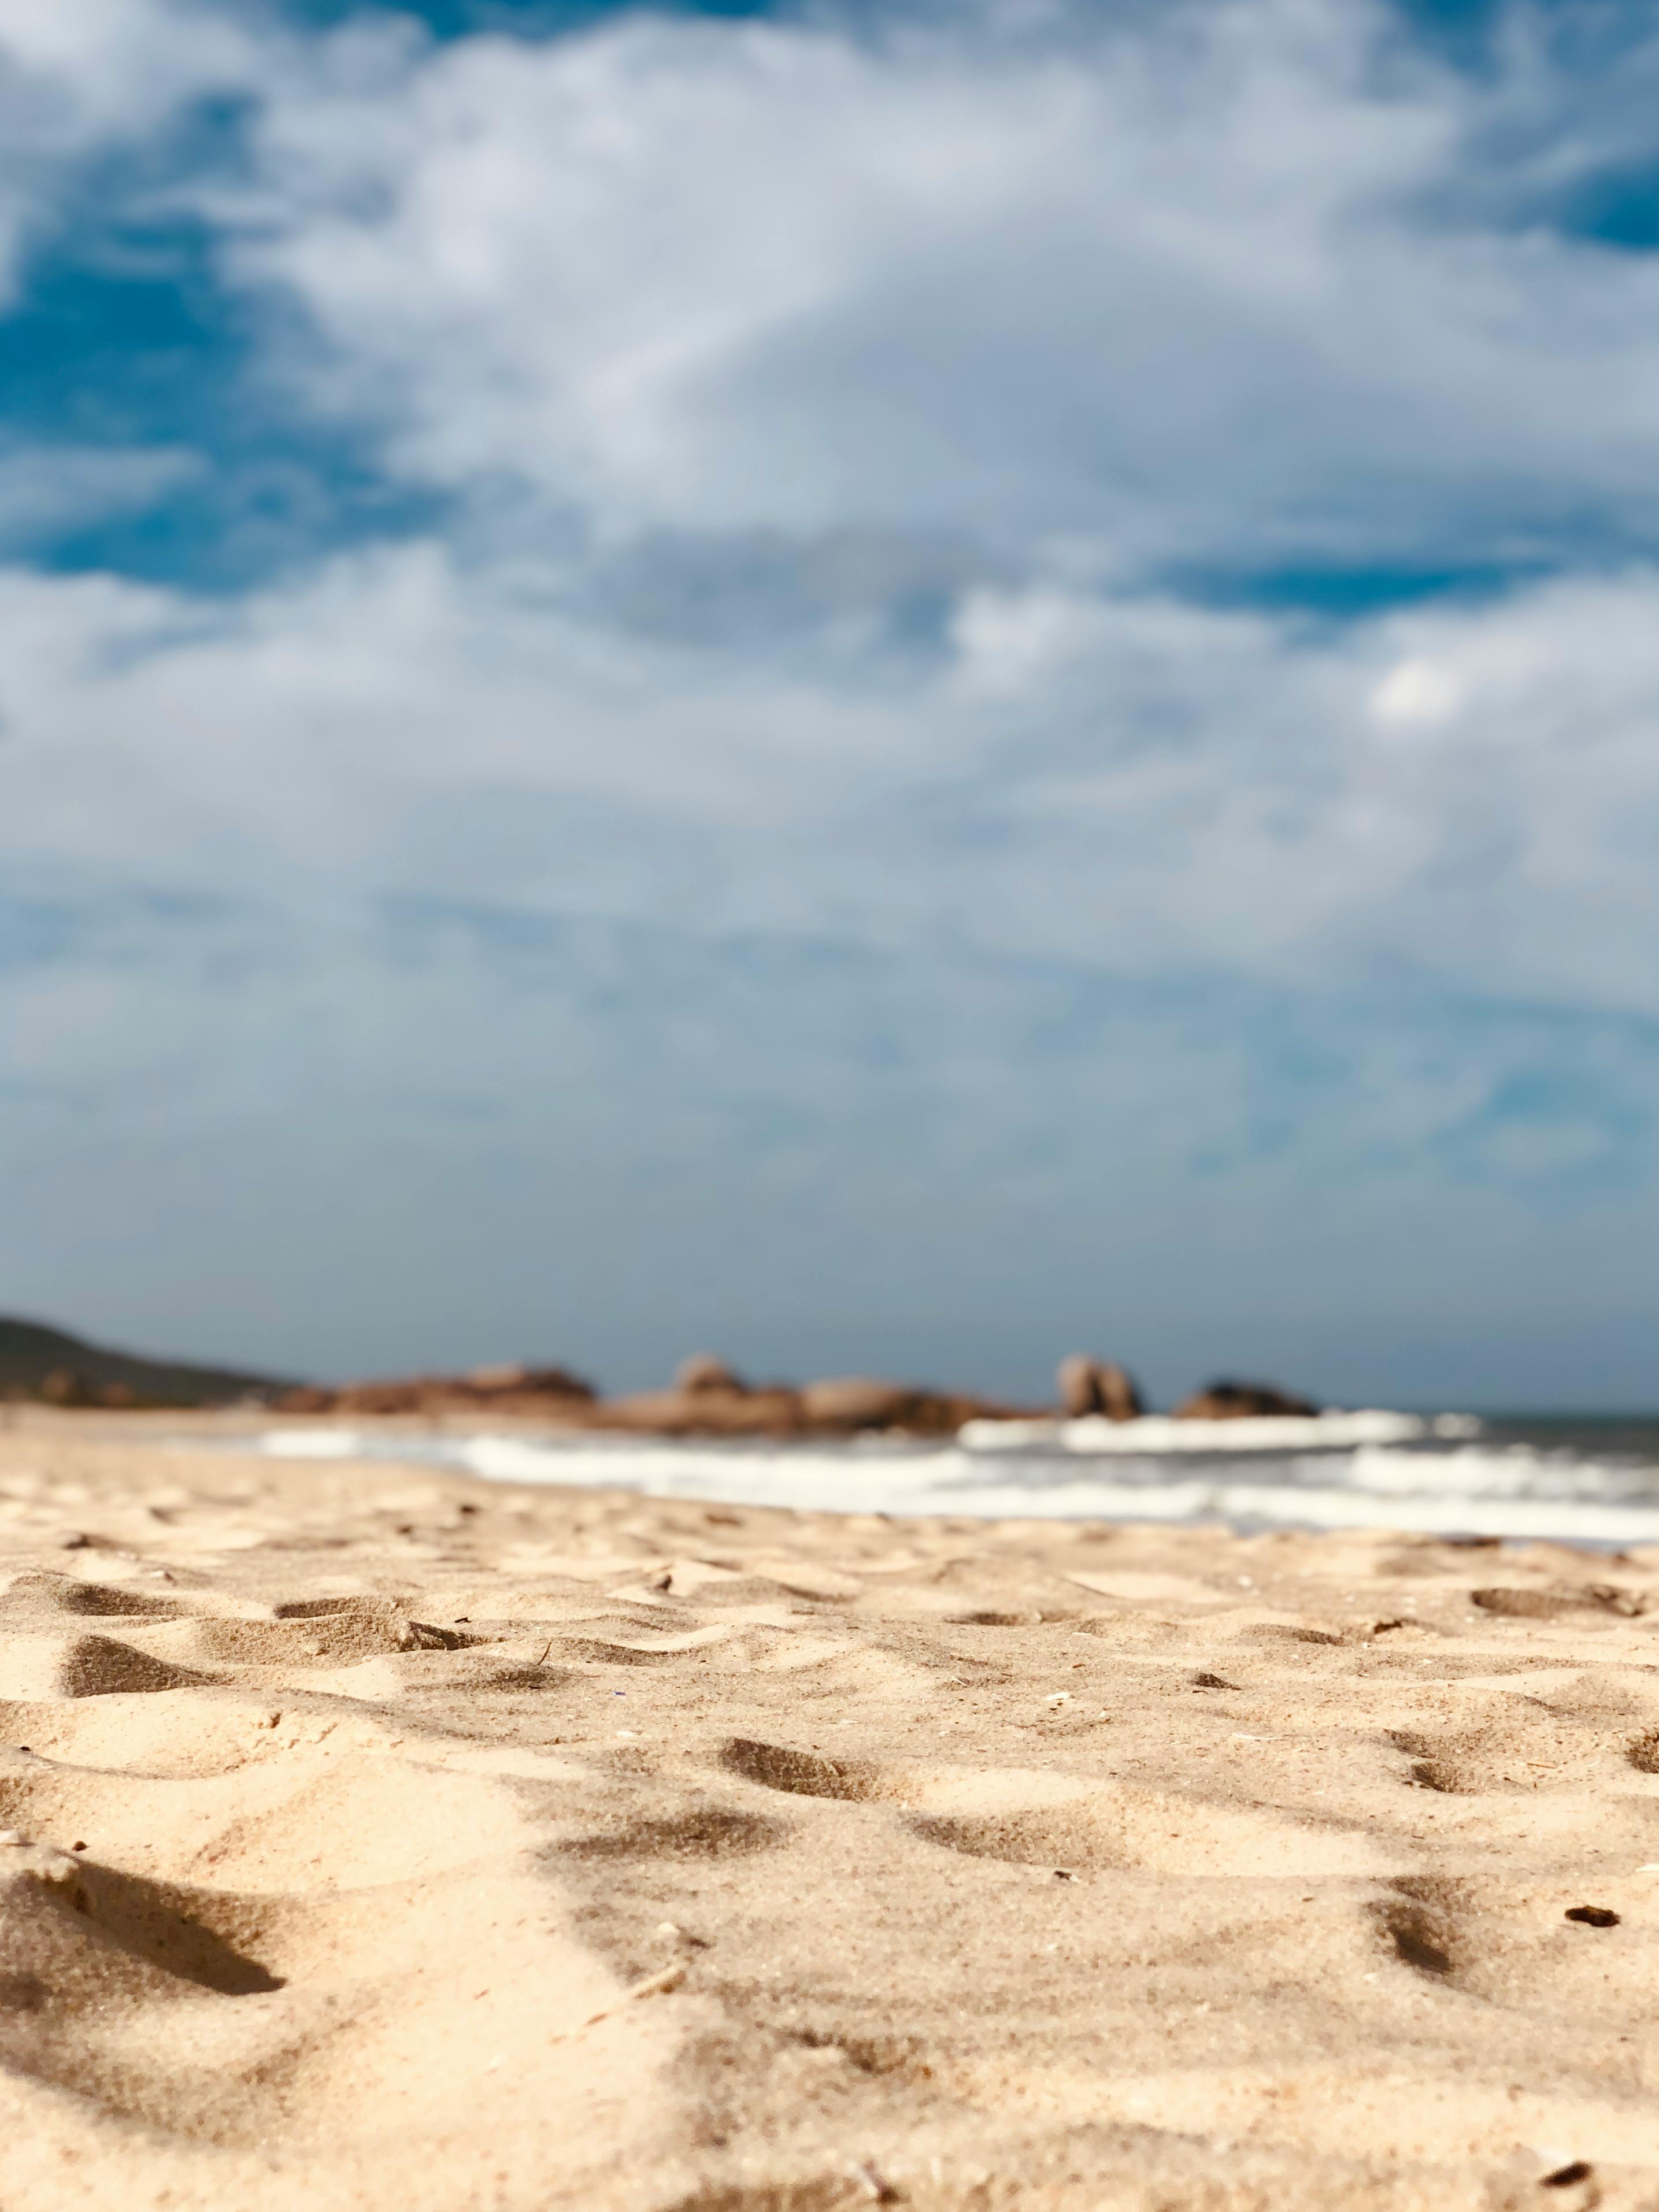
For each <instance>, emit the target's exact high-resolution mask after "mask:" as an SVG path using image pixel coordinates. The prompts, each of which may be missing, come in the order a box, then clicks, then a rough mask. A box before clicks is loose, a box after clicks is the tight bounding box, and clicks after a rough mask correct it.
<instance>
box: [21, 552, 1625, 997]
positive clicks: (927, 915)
mask: <svg viewBox="0 0 1659 2212" xmlns="http://www.w3.org/2000/svg"><path fill="white" fill-rule="evenodd" d="M0 617H3V619H4V622H5V626H6V629H7V632H8V635H10V636H11V637H12V638H13V639H14V641H15V642H14V646H13V649H12V652H11V654H10V656H9V664H8V670H7V678H6V696H5V699H4V702H3V704H4V708H5V709H6V712H7V714H8V716H9V723H10V726H11V728H12V730H13V732H14V733H15V734H14V737H13V739H12V742H11V744H10V746H9V751H8V769H7V788H8V793H9V808H8V817H9V818H8V824H7V830H6V842H7V844H8V845H9V847H10V848H11V849H12V852H13V854H14V856H15V858H16V859H18V860H24V859H31V860H34V861H37V862H40V863H44V862H45V861H46V860H48V859H50V858H51V857H52V856H53V855H56V856H57V857H58V859H59V860H63V861H64V862H66V863H72V864H73V865H75V866H77V867H81V868H84V869H89V870H94V871H99V872H105V873H106V874H109V875H112V876H124V875H125V876H131V877H133V878H136V879H138V880H146V881H151V882H165V883H168V884H177V885H179V886H182V887H185V888H189V889H191V890H197V891H200V892H203V893H214V894H226V895H241V894H252V893H258V895H260V896H265V897H268V898H270V899H274V900H276V901H277V902H279V903H283V904H285V905H287V906H289V907H291V908H294V909H295V911H300V910H302V909H303V908H305V907H306V906H307V904H308V903H310V902H313V900H314V899H316V898H317V897H319V896H320V897H322V898H323V899H324V900H325V901H326V902H328V903H329V904H330V905H331V907H332V908H334V910H336V911H337V913H340V914H344V913H345V912H346V911H348V910H349V908H351V907H352V906H353V905H354V904H355V903H356V902H359V901H360V900H361V899H362V898H365V897H367V898H373V897H374V896H379V895H380V894H389V893H394V892H407V893H411V894H414V893H418V894H421V895H425V896H436V897H443V898H453V899H471V900H481V901H504V902H508V903H518V904H521V905H523V906H524V907H526V908H529V909H532V910H537V911H542V912H548V913H559V914H572V913H586V914H591V915H608V916H610V917H611V918H612V919H613V920H617V921H640V922H644V923H650V924H652V925H667V924H678V925H679V926H683V927H686V928H688V929H690V930H691V931H693V932H694V933H697V932H702V933H714V932H719V931H722V930H749V931H760V932H763V933H764V932H776V933H807V934H819V935H830V936H834V937H835V938H836V939H838V940H842V941H846V942H849V943H862V944H866V945H872V946H876V945H896V944H900V943H903V942H911V943H925V942H927V941H930V940H938V941H945V940H948V941H951V942H952V943H955V944H957V945H960V946H963V947H965V948H969V949H976V950H977V951H978V952H979V953H981V954H983V955H984V956H985V957H987V958H995V957H1003V956H1009V957H1020V958H1027V957H1042V958H1058V959H1062V960H1066V961H1073V962H1082V963H1087V964H1089V965H1091V966H1093V967H1095V968H1097V969H1100V970H1101V971H1103V972H1106V973H1110V974H1112V975H1119V976H1122V977H1133V978H1138V979H1142V980H1156V979H1158V978H1159V977H1164V978H1175V977H1178V976H1180V975H1185V974H1189V973H1193V972H1206V973H1210V974H1231V975H1237V976H1239V977H1241V978H1249V979H1253V980H1255V981H1259V982H1262V983H1279V984H1287V985H1297V986H1303V985H1305V986H1310V987H1320V988H1335V987H1340V986H1341V985H1342V983H1343V982H1344V981H1345V979H1349V980H1351V979H1352V978H1355V977H1357V976H1362V975H1366V974H1368V973H1375V972H1378V968H1379V963H1381V964H1382V965H1383V967H1387V966H1388V965H1389V964H1390V963H1392V964H1393V965H1395V967H1398V966H1400V965H1401V963H1404V964H1405V965H1407V966H1408V967H1411V968H1413V969H1418V970H1420V971H1421V972H1422V973H1424V974H1425V975H1431V976H1436V977H1438V978H1439V980H1440V982H1441V984H1442V985H1443V987H1445V988H1447V989H1449V990H1455V991H1460V992H1469V993H1474V994H1483V993H1484V994H1496V995H1498V996H1500V997H1503V996H1509V997H1514V996H1516V995H1519V996H1522V997H1526V996H1532V997H1535V998H1543V999H1553V1000H1565V1001H1567V1002H1570V1003H1576V1004H1582V1005H1594V1006H1601V1007H1604V1008H1608V1009H1622V1010H1624V1011H1626V1012H1632V1013H1634V1012H1647V1013H1655V1012H1659V985H1656V981H1655V978H1656V977H1659V920H1656V916H1655V912H1654V908H1653V902H1652V898H1651V884H1650V829H1651V826H1652V816H1653V802H1652V799H1651V795H1650V794H1651V745H1652V732H1653V730H1654V727H1655V726H1656V722H1659V577H1656V576H1655V575H1654V574H1652V573H1650V572H1639V573H1636V574H1632V575H1630V576H1628V577H1626V578H1623V579H1619V580H1606V581H1603V582H1601V583H1596V584H1591V583H1583V584H1572V585H1565V584H1563V585H1554V586H1540V587H1536V588H1534V589H1533V590H1532V591H1530V592H1527V593H1525V594H1523V595H1517V596H1516V597H1515V598H1512V599H1508V600H1505V601H1504V602H1502V603H1500V604H1498V605H1495V606H1492V607H1488V608H1485V609H1464V610H1461V611H1438V612H1432V613H1431V612H1419V613H1414V614H1410V615H1396V616H1393V617H1387V618H1383V619H1380V620H1378V621H1376V622H1374V623H1370V624H1368V625H1364V626H1362V627H1360V628H1358V629H1351V630H1349V631H1348V632H1346V633H1345V634H1343V635H1340V636H1338V637H1334V638H1332V637H1314V636H1309V635H1304V633H1303V632H1302V631H1301V630H1300V629H1298V628H1297V626H1296V625H1295V624H1294V623H1287V622H1280V621H1274V620H1272V619H1269V618H1268V617H1265V616H1262V615H1258V614H1244V613H1232V614H1221V613H1216V612H1206V611H1202V610H1198V609H1194V608H1191V607H1186V606H1182V605H1179V604H1177V603H1176V602H1173V601H1170V600H1169V599H1140V598H1115V599H1113V598H1105V597H1096V598H1093V599H1084V598H1083V597H1081V596H1080V595H1073V597H1072V598H1071V599H1063V598H1062V597H1061V596H1060V594H1058V593H1057V592H1055V591H1054V588H1053V587H1049V586H1044V587H1042V588H1040V589H1036V590H1033V591H1032V592H1029V593H1022V592H1020V591H1019V590H1018V589H1015V588H1009V589H1007V590H1006V591H1005V592H1003V594H1002V595H1001V597H1000V599H999V598H998V597H997V595H995V594H994V593H992V592H989V591H987V590H985V589H981V590H978V591H976V592H974V593H972V594H970V595H969V598H968V599H967V600H966V601H965V602H964V608H963V616H962V617H961V620H960V622H959V623H958V625H957V642H956V645H955V647H954V648H953V650H952V652H951V654H950V655H949V656H948V657H947V658H946V659H945V662H944V663H943V665H940V666H939V667H938V668H937V669H936V670H934V671H933V672H932V673H921V674H919V673H918V672H917V671H916V670H915V669H914V668H912V667H909V666H901V667H900V668H898V669H897V670H896V671H890V674H889V676H888V678H887V679H886V680H885V681H884V682H877V681H874V680H872V681H870V682H866V684H865V685H863V686H862V687H861V688H860V689H859V690H848V689H847V688H845V687H843V686H840V685H837V684H834V683H830V682H826V681H825V680H823V678H822V677H821V675H819V674H817V673H816V672H814V671H811V669H810V668H807V669H805V670H800V669H798V670H795V671H791V670H790V669H789V668H788V667H787V665H779V664H778V663H777V662H776V661H774V662H772V663H769V664H768V665H765V666H763V667H759V668H757V666H755V665H751V663H750V660H749V659H747V658H746V657H745V656H744V655H743V654H741V653H733V652H731V651H729V650H724V649H719V648H710V649H708V650H705V651H702V652H698V651H695V650H693V649H690V648H688V647H680V646H665V645H661V644H656V645H653V644H650V643H648V642H645V641H641V639H640V638H638V637H637V636H636V635H631V634H629V633H628V632H624V631H620V630H617V629H612V628H609V627H607V626H606V625H605V624H604V623H600V622H599V621H597V620H595V619H594V618H593V617H591V616H589V615H586V614H584V613H582V612H581V611H580V609H577V610H575V611H573V610H572V608H571V607H570V606H569V605H568V604H567V603H565V601H564V600H563V599H562V595H561V591H560V580H559V578H558V577H557V576H556V574H547V575H545V576H544V577H543V578H542V579H541V580H540V584H539V587H532V580H531V579H530V577H529V576H528V574H527V573H526V570H525V569H524V568H522V567H520V568H517V569H515V570H514V571H513V572H512V573H511V574H507V575H503V574H500V573H497V572H491V571H480V570H477V569H476V568H459V567H458V566H457V565H455V564H454V563H453V562H452V561H451V560H450V559H449V558H448V557H447V556H445V555H444V554H443V552H442V551H441V550H440V549H439V548H437V547H436V546H432V545H427V546H416V547H412V548H406V549H404V550H401V551H397V552H385V553H380V554H378V555H374V556H368V557H355V558H351V559H346V560H342V561H339V562H337V563H336V564H334V565H333V566H332V567H331V568H329V569H327V570H326V571H325V572H322V573H321V574H317V575H315V576H313V577H311V578H309V579H307V580H304V581H302V582H300V583H297V584H294V585H289V586H283V587H280V588H273V589H271V590H269V591H267V592H264V593H263V594H261V595H258V596H255V597H252V598H250V599H244V600H240V601H236V602H233V603H230V604H228V605H216V604H214V603H212V602H201V601H196V602H193V601H191V600H189V599H185V598H183V597H181V596H179V595H177V594H173V593H169V592H158V591H154V590H144V589H140V588H138V587H137V586H128V585H121V584H118V583H116V582H115V581H113V580H107V579H105V580H97V579H83V580H73V581H68V580H47V579H41V578H38V577H30V576H28V575H27V574H21V573H18V572H13V573H12V574H9V576H7V577H6V578H5V579H4V580H3V585H0ZM1402 668H1403V669H1405V670H1407V671H1410V670H1413V669H1419V670H1420V669H1425V668H1426V669H1431V670H1433V671H1436V680H1437V682H1438V683H1440V684H1442V685H1443V687H1444V690H1443V693H1437V694H1436V695H1435V696H1437V697H1439V696H1451V695H1452V694H1453V693H1454V692H1455V695H1456V696H1460V697H1461V699H1462V707H1461V710H1460V712H1459V713H1458V714H1456V716H1455V717H1454V718H1451V719H1449V720H1445V721H1443V722H1442V723H1440V724H1439V725H1437V727H1436V729H1435V732H1434V741H1433V743H1432V744H1428V745H1418V746H1412V747H1405V748H1402V747H1401V744H1400V743H1399V741H1398V738H1397V736H1395V733H1394V732H1392V731H1390V730H1389V729H1388V728H1386V727H1385V728H1383V729H1378V728H1377V727H1376V699H1377V698H1378V696H1388V694H1389V687H1390V686H1395V687H1398V686H1399V685H1400V683H1401V670H1402ZM1413 682H1414V683H1416V684H1418V693H1417V694H1414V695H1413V696H1420V694H1421V690H1422V680H1421V679H1418V678H1413Z"/></svg>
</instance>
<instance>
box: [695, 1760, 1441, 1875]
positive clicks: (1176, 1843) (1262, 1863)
mask: <svg viewBox="0 0 1659 2212" xmlns="http://www.w3.org/2000/svg"><path fill="white" fill-rule="evenodd" d="M720 1763H721V1765H723V1766H725V1767H726V1769H727V1771H729V1772H732V1773H735V1774H740V1775H742V1776H743V1777H744V1779H745V1780H747V1781H750V1782H754V1783H757V1784H760V1785H761V1786H762V1787H763V1788H765V1789H769V1790H782V1791H785V1792H787V1793H788V1794H789V1795H791V1796H800V1797H828V1798H838V1799H841V1800H842V1801H843V1802H848V1803H852V1804H874V1803H880V1802H890V1803H893V1804H896V1805H899V1806H902V1807H903V1808H904V1825H905V1826H906V1827H907V1828H908V1831H909V1832H910V1833H911V1834H912V1835H914V1836H915V1837H917V1838H920V1839H921V1841H923V1842H924V1843H929V1844H939V1845H941V1846H942V1847H943V1848H944V1849H945V1850H952V1851H959V1852H962V1853H963V1854H964V1855H965V1856H967V1857H970V1858H985V1859H999V1860H1002V1861H1004V1862H1005V1863H1009V1864H1012V1865H1016V1866H1041V1867H1047V1868H1049V1869H1060V1870H1062V1871H1066V1872H1070V1871H1073V1870H1083V1871H1085V1872H1086V1871H1102V1870H1107V1869H1121V1870H1126V1871H1127V1870H1141V1871H1147V1872H1154V1871H1156V1872H1167V1873H1178V1874H1186V1875H1231V1876H1250V1877H1258V1878H1260V1877H1277V1876H1281V1875H1294V1876H1300V1875H1314V1874H1318V1875H1349V1876H1355V1875H1376V1874H1383V1873H1393V1872H1396V1871H1398V1869H1399V1865H1400V1861H1399V1856H1398V1853H1397V1852H1396V1851H1395V1850H1393V1849H1392V1848H1391V1847H1390V1846H1389V1845H1388V1844H1386V1843H1379V1842H1378V1841H1376V1840H1375V1839H1372V1838H1368V1837H1365V1836H1364V1835H1361V1834H1359V1833H1357V1832H1352V1831H1351V1830H1349V1829H1347V1828H1346V1827H1343V1826H1338V1825H1337V1824H1335V1823H1328V1822H1322V1821H1317V1820H1308V1819H1304V1818H1302V1817H1300V1816H1298V1815H1297V1814H1291V1813H1278V1812H1274V1811H1272V1810H1269V1809H1264V1808H1255V1807H1242V1806H1237V1805H1233V1804H1229V1803H1226V1802H1221V1801H1217V1800H1211V1799H1206V1798H1202V1797H1198V1796H1182V1795H1179V1794H1177V1793H1175V1792H1171V1791H1161V1790H1147V1789H1143V1788H1139V1787H1136V1786H1134V1785H1133V1784H1124V1783H1117V1782H1112V1783H1107V1784H1100V1783H1092V1782H1087V1781H1083V1780H1079V1779H1077V1778H1073V1777H1070V1776H1064V1775H1055V1774H1049V1773H1042V1772H1039V1771H1027V1770H1024V1769H1020V1768H1002V1769H992V1770H990V1771H981V1772H974V1771H962V1770H955V1771H934V1772H932V1773H923V1772H919V1771H903V1770H900V1769H890V1768H886V1767H883V1766H880V1765H877V1764H875V1763H873V1762H872V1761H869V1760H864V1759H829V1758H826V1757H824V1756H823V1754H822V1753H817V1752H810V1751H800V1750H794V1749H792V1748H790V1747H787V1746H786V1745H782V1744H769V1743H759V1742H755V1741H751V1740H750V1739H748V1738H745V1737H735V1738H733V1739H732V1741H729V1742H728V1743H727V1744H726V1747H725V1748H724V1750H723V1751H722V1753H721V1754H720Z"/></svg>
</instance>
